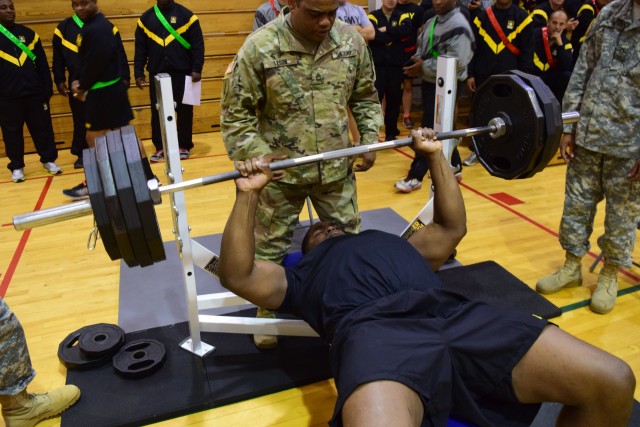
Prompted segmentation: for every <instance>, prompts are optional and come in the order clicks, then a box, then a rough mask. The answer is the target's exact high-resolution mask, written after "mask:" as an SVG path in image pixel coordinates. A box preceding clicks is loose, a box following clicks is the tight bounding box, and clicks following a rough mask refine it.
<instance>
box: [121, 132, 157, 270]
mask: <svg viewBox="0 0 640 427" xmlns="http://www.w3.org/2000/svg"><path fill="white" fill-rule="evenodd" d="M121 133H122V143H123V145H124V154H125V157H126V159H127V166H128V167H129V176H130V178H131V184H133V191H134V194H135V197H136V205H137V207H138V214H139V215H140V220H141V221H142V227H143V228H144V235H145V239H146V242H147V246H148V248H149V252H150V253H151V258H152V259H153V262H159V261H163V260H165V259H166V255H165V252H164V245H163V244H162V235H161V234H160V226H159V225H158V217H157V215H156V210H155V208H154V205H153V200H151V194H150V193H149V187H148V186H147V177H146V175H145V172H144V167H143V166H142V159H141V156H140V149H139V148H138V138H137V136H136V133H135V131H134V129H133V126H125V127H123V128H121ZM143 267H144V266H143Z"/></svg>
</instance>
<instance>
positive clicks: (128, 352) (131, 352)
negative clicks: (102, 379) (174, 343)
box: [113, 339, 167, 378]
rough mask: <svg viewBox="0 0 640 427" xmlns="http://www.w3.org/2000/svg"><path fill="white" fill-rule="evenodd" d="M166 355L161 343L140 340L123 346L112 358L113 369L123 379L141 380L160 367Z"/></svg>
mask: <svg viewBox="0 0 640 427" xmlns="http://www.w3.org/2000/svg"><path fill="white" fill-rule="evenodd" d="M166 358H167V353H166V352H165V349H164V345H162V343H161V342H159V341H156V340H152V339H142V340H137V341H133V342H130V343H128V344H125V345H124V346H123V347H122V348H121V349H120V351H119V352H118V353H116V355H115V356H113V369H114V370H115V371H116V372H117V373H118V374H120V375H121V376H123V377H125V378H143V377H146V376H149V375H151V374H153V373H154V372H156V371H157V370H158V369H160V368H161V367H162V364H163V363H164V361H165V359H166Z"/></svg>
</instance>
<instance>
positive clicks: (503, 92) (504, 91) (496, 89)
mask: <svg viewBox="0 0 640 427" xmlns="http://www.w3.org/2000/svg"><path fill="white" fill-rule="evenodd" d="M491 92H493V94H494V95H495V96H497V97H499V98H508V97H510V96H511V94H512V92H513V91H512V89H511V86H509V85H506V84H495V85H493V87H492V88H491Z"/></svg>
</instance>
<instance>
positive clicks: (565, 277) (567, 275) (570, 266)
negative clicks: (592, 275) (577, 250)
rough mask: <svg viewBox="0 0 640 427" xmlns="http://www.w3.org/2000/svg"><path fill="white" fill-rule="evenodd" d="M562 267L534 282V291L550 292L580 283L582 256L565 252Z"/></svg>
mask: <svg viewBox="0 0 640 427" xmlns="http://www.w3.org/2000/svg"><path fill="white" fill-rule="evenodd" d="M566 256H567V258H566V259H565V261H564V265H563V266H562V268H561V269H560V270H558V271H556V272H554V273H551V274H549V275H548V276H544V277H543V278H542V279H540V280H538V283H536V291H538V292H540V293H541V294H552V293H554V292H558V291H559V290H560V289H563V288H571V287H574V286H580V285H582V262H581V260H582V258H581V257H578V256H575V255H573V254H572V253H569V252H567V255H566Z"/></svg>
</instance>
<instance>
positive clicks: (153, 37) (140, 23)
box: [138, 19, 164, 46]
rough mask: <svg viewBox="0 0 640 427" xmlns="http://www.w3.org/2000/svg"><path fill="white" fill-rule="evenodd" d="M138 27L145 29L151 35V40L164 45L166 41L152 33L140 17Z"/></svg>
mask: <svg viewBox="0 0 640 427" xmlns="http://www.w3.org/2000/svg"><path fill="white" fill-rule="evenodd" d="M138 27H140V28H141V29H142V31H144V33H145V34H146V35H147V37H149V38H150V39H151V40H153V41H154V42H156V43H158V44H159V45H160V46H164V41H163V40H162V39H161V38H160V37H158V36H156V35H155V34H154V33H152V32H151V31H149V29H148V28H147V27H145V26H144V24H143V23H142V21H141V20H139V19H138Z"/></svg>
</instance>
